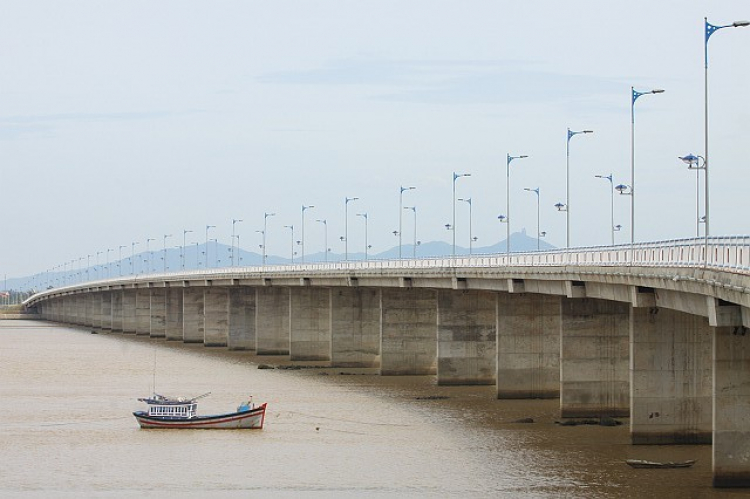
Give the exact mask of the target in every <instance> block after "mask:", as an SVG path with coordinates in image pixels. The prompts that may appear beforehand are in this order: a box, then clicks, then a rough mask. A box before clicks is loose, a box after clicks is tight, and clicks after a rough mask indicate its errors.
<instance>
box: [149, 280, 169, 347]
mask: <svg viewBox="0 0 750 499" xmlns="http://www.w3.org/2000/svg"><path fill="white" fill-rule="evenodd" d="M166 293H167V288H152V289H151V307H150V325H149V335H150V336H151V337H152V338H164V337H165V336H166V330H167V303H166V302H167V298H166Z"/></svg>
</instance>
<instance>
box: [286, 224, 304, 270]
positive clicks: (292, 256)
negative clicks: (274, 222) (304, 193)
mask: <svg viewBox="0 0 750 499" xmlns="http://www.w3.org/2000/svg"><path fill="white" fill-rule="evenodd" d="M302 213H304V211H303V212H302ZM284 228H285V229H289V231H290V232H291V233H292V246H291V248H292V250H291V258H292V264H294V225H285V226H284Z"/></svg>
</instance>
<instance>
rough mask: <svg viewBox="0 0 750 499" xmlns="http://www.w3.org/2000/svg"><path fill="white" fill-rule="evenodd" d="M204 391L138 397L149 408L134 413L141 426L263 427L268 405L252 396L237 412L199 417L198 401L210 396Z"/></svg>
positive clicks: (211, 428) (212, 428)
mask: <svg viewBox="0 0 750 499" xmlns="http://www.w3.org/2000/svg"><path fill="white" fill-rule="evenodd" d="M210 394H211V392H208V393H204V394H203V395H199V396H197V397H193V398H186V397H167V396H164V395H159V394H158V393H154V394H153V396H151V397H148V398H139V399H138V400H139V401H140V402H144V403H145V404H147V405H148V410H146V411H136V412H134V413H133V416H135V419H136V420H137V421H138V424H140V425H141V428H173V429H196V430H198V429H199V430H238V429H261V428H263V421H264V419H265V416H266V404H265V403H264V404H261V405H258V406H256V405H255V404H254V403H253V398H252V397H250V398H249V399H248V400H247V401H245V402H242V403H241V404H240V405H239V407H237V410H236V411H235V412H229V413H226V414H214V415H206V416H199V415H198V414H197V408H198V403H197V402H198V400H199V399H202V398H204V397H207V396H208V395H210Z"/></svg>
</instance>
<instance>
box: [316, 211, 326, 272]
mask: <svg viewBox="0 0 750 499" xmlns="http://www.w3.org/2000/svg"><path fill="white" fill-rule="evenodd" d="M315 221H316V222H318V223H321V224H323V238H324V239H323V242H324V243H325V248H324V251H325V254H326V263H327V262H328V220H326V219H318V220H315Z"/></svg>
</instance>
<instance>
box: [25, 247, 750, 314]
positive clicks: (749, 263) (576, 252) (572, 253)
mask: <svg viewBox="0 0 750 499" xmlns="http://www.w3.org/2000/svg"><path fill="white" fill-rule="evenodd" d="M566 266H571V267H576V266H578V267H582V266H593V267H597V266H599V267H614V266H617V267H626V266H635V267H665V268H667V267H669V268H675V267H681V268H706V269H712V270H721V271H725V272H732V273H737V274H745V275H750V236H722V237H710V238H708V239H705V238H701V239H672V240H668V241H658V242H651V243H636V244H634V245H630V244H625V245H619V246H593V247H588V248H571V249H569V250H565V249H558V250H552V251H538V252H537V251H534V252H526V253H510V254H491V255H472V256H457V257H455V258H453V257H450V256H448V257H432V258H421V259H415V260H368V261H356V262H331V263H305V264H288V265H265V266H254V267H224V268H215V269H203V270H190V271H181V272H168V273H156V274H141V275H137V276H129V277H120V278H116V279H107V280H101V281H92V282H87V283H80V284H75V285H70V286H65V287H62V288H55V289H51V290H47V291H44V292H42V293H39V294H37V295H34V296H33V297H31V298H29V299H28V300H27V301H29V300H34V299H37V298H40V297H42V296H44V295H46V294H55V293H58V292H60V291H64V290H67V289H71V290H72V289H77V288H80V287H89V286H98V285H117V284H118V283H123V284H125V283H127V284H132V283H133V282H134V281H136V282H139V281H150V282H153V281H161V280H168V281H179V280H193V279H196V278H205V279H220V278H223V279H239V278H243V277H249V276H258V275H264V274H265V275H268V274H277V275H278V274H283V275H292V276H299V277H304V275H305V274H315V275H320V274H321V273H327V272H330V273H332V274H335V273H337V272H342V271H361V270H373V271H377V270H388V269H393V270H396V269H430V268H434V269H445V268H503V267H566ZM24 303H26V302H24Z"/></svg>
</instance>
